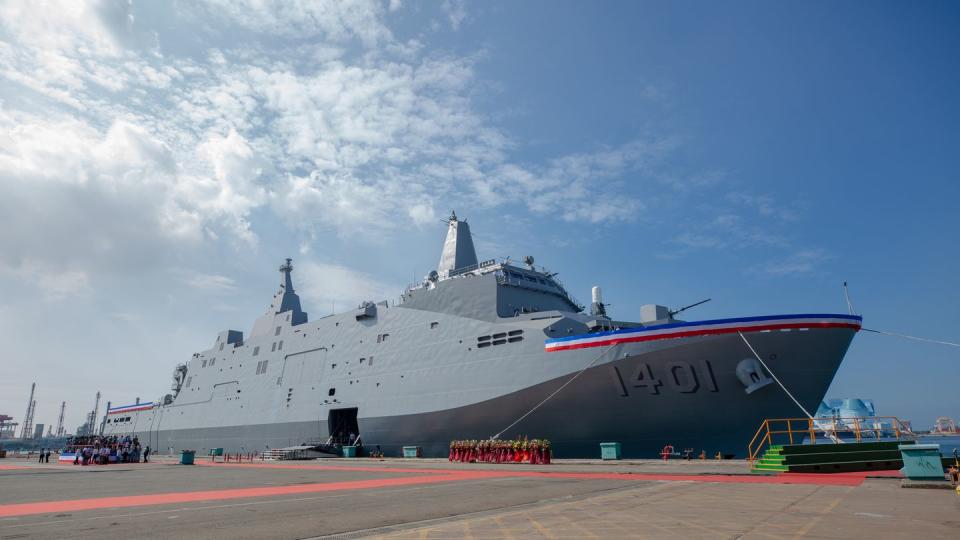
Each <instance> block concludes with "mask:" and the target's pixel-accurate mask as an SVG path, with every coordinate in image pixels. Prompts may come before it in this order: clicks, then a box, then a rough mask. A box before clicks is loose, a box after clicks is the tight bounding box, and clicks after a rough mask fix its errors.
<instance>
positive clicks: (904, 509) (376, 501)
mask: <svg viewBox="0 0 960 540" xmlns="http://www.w3.org/2000/svg"><path fill="white" fill-rule="evenodd" d="M209 459H210V458H207V457H200V456H198V458H197V465H195V466H193V467H188V466H181V465H177V464H175V463H174V461H173V460H170V459H163V458H160V459H159V460H156V461H155V462H153V463H149V464H136V465H108V466H88V467H80V466H73V465H58V464H55V463H51V464H39V463H33V462H26V460H23V459H9V458H8V459H4V460H0V485H2V487H3V489H0V539H8V538H11V539H12V538H58V539H60V538H88V537H99V538H103V537H106V536H115V535H118V534H119V535H123V536H128V535H136V536H137V537H149V538H165V537H190V538H231V539H232V538H311V537H319V536H324V535H337V536H338V537H339V538H354V537H363V536H382V537H388V538H471V537H478V538H529V537H546V538H562V537H568V538H569V537H576V538H584V537H587V538H592V537H644V538H650V537H697V538H716V537H740V536H744V537H758V538H759V537H771V536H773V537H794V536H810V537H820V538H854V537H871V536H873V537H929V538H938V537H943V538H946V537H950V538H956V535H957V534H958V532H960V521H958V520H957V519H956V515H957V513H958V509H960V497H957V495H955V494H954V493H953V491H952V490H939V489H938V490H927V489H901V488H900V480H899V479H898V478H896V477H886V478H884V477H879V478H872V477H867V475H866V474H840V475H787V476H776V477H773V476H757V475H753V476H751V475H749V474H748V467H747V464H746V463H745V462H742V461H728V462H713V461H707V462H696V461H694V462H684V461H671V462H669V463H666V464H664V463H663V462H660V461H650V460H642V461H620V462H600V461H589V460H584V461H573V460H569V461H567V460H559V461H557V462H556V463H554V464H552V465H547V466H531V465H477V464H470V465H468V464H451V463H448V462H447V461H446V460H402V459H390V460H382V461H381V460H372V459H327V460H317V461H308V462H278V463H259V462H255V463H253V464H247V463H243V464H211V463H210V461H209Z"/></svg>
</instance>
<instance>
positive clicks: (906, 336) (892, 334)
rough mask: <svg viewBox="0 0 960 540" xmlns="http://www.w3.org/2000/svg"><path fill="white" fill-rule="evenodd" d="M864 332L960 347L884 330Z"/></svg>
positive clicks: (952, 343) (946, 342) (957, 344)
mask: <svg viewBox="0 0 960 540" xmlns="http://www.w3.org/2000/svg"><path fill="white" fill-rule="evenodd" d="M861 330H863V331H864V332H873V333H874V334H883V335H885V336H894V337H900V338H904V339H913V340H916V341H926V342H927V343H938V344H940V345H950V346H951V347H960V343H954V342H952V341H940V340H939V339H930V338H922V337H917V336H908V335H907V334H898V333H896V332H886V331H884V330H874V329H872V328H861Z"/></svg>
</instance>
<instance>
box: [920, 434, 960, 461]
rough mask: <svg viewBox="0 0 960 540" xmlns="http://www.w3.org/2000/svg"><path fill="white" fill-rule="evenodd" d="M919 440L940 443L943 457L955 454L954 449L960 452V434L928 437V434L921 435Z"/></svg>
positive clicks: (927, 442)
mask: <svg viewBox="0 0 960 540" xmlns="http://www.w3.org/2000/svg"><path fill="white" fill-rule="evenodd" d="M917 442H918V443H921V444H939V445H940V455H941V456H943V457H951V456H953V451H954V450H956V451H957V453H958V454H960V435H950V436H945V437H928V436H926V435H921V436H920V438H919V439H918V440H917Z"/></svg>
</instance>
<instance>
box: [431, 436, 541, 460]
mask: <svg viewBox="0 0 960 540" xmlns="http://www.w3.org/2000/svg"><path fill="white" fill-rule="evenodd" d="M550 457H551V452H550V441H548V440H546V439H526V438H523V439H515V440H512V441H505V440H500V439H488V440H479V441H477V440H466V441H453V442H451V443H450V457H449V460H450V461H458V462H461V463H475V462H476V463H532V464H549V463H550Z"/></svg>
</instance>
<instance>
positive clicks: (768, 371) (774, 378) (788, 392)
mask: <svg viewBox="0 0 960 540" xmlns="http://www.w3.org/2000/svg"><path fill="white" fill-rule="evenodd" d="M737 333H738V334H740V337H741V338H742V339H743V342H744V343H746V344H747V347H749V348H750V352H752V353H753V356H755V357H756V359H757V360H759V361H760V365H762V366H763V367H764V369H766V370H767V373H769V374H770V377H772V378H773V380H774V381H776V382H777V384H779V385H780V388H782V389H783V391H784V392H785V393H786V394H787V395H788V396H789V397H790V399H792V400H793V402H794V403H796V404H797V407H800V410H801V411H803V414H805V415H807V418H809V419H810V420H813V415H812V414H810V412H809V411H807V409H805V408H804V407H803V405H801V404H800V402H799V401H797V398H795V397H793V394H791V393H790V391H789V390H787V387H786V386H784V385H783V383H782V382H780V379H778V378H777V376H776V375H774V374H773V371H771V370H770V366H768V365H767V363H766V362H764V361H763V358H760V355H759V354H757V351H756V350H755V349H754V348H753V345H751V344H750V342H749V341H747V336H745V335H743V332H737Z"/></svg>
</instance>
